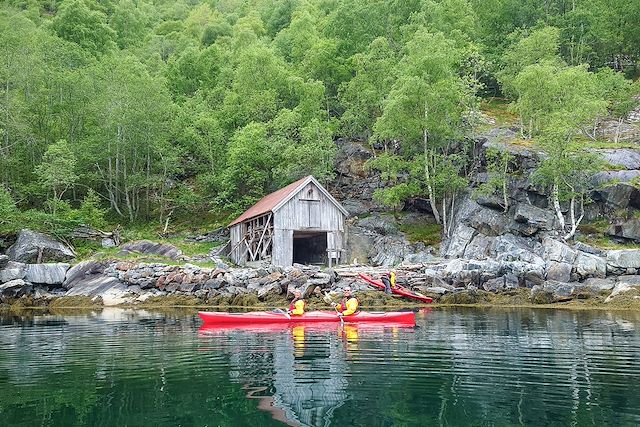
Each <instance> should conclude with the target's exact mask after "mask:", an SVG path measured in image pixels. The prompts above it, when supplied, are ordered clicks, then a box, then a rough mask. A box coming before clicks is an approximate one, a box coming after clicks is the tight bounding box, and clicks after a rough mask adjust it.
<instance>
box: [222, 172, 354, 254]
mask: <svg viewBox="0 0 640 427" xmlns="http://www.w3.org/2000/svg"><path fill="white" fill-rule="evenodd" d="M347 216H349V213H348V212H347V211H346V210H345V209H344V208H343V207H342V206H341V205H340V203H338V202H337V201H336V199H334V198H333V197H332V196H331V194H329V192H328V191H327V190H326V189H325V188H324V187H323V186H322V185H320V183H319V182H318V181H317V180H316V179H315V178H314V177H313V176H311V175H309V176H307V177H306V178H302V179H300V180H298V181H296V182H294V183H292V184H289V185H287V186H286V187H284V188H282V189H280V190H278V191H276V192H274V193H271V194H269V195H267V196H265V197H263V198H262V199H261V200H260V201H259V202H258V203H256V204H255V205H253V206H252V207H251V208H250V209H248V210H247V211H246V212H245V213H243V214H242V215H240V216H239V217H238V218H236V219H235V220H234V221H233V222H232V223H231V224H229V229H230V234H231V252H230V257H231V259H232V260H233V261H234V262H235V263H236V264H240V265H245V264H247V263H249V262H254V261H264V260H271V264H273V265H278V266H282V267H286V266H290V265H292V264H293V263H294V262H296V263H300V264H329V265H331V264H333V263H336V264H337V263H339V262H340V255H341V253H342V251H343V241H344V221H345V219H346V218H347Z"/></svg>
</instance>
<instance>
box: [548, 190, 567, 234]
mask: <svg viewBox="0 0 640 427" xmlns="http://www.w3.org/2000/svg"><path fill="white" fill-rule="evenodd" d="M551 197H552V199H553V208H554V209H555V211H556V216H557V217H558V223H559V226H560V229H561V230H562V231H564V227H565V221H564V215H563V214H562V210H561V209H560V200H559V199H558V184H557V183H554V184H553V191H552V192H551Z"/></svg>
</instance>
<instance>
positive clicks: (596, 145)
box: [576, 137, 638, 150]
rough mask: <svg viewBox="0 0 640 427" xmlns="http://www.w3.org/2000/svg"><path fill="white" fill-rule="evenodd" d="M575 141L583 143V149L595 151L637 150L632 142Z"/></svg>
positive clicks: (587, 139) (585, 139)
mask: <svg viewBox="0 0 640 427" xmlns="http://www.w3.org/2000/svg"><path fill="white" fill-rule="evenodd" d="M576 141H579V142H581V143H583V146H584V147H585V148H593V149H596V150H606V149H620V148H633V149H637V148H638V144H634V143H633V142H629V141H623V142H613V141H609V140H606V139H599V140H596V141H594V140H592V139H589V138H587V137H583V138H580V139H578V138H576Z"/></svg>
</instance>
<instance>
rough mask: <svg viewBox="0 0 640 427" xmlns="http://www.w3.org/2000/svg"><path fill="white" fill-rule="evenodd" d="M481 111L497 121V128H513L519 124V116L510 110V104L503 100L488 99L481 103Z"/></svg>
mask: <svg viewBox="0 0 640 427" xmlns="http://www.w3.org/2000/svg"><path fill="white" fill-rule="evenodd" d="M480 110H481V111H482V112H483V113H485V114H486V115H487V116H489V117H491V118H492V119H494V120H495V121H496V125H497V126H511V125H513V124H515V123H517V122H518V116H517V115H516V114H514V113H513V112H512V111H511V110H510V108H509V102H508V101H507V100H505V99H502V98H488V99H484V100H483V101H482V102H481V103H480Z"/></svg>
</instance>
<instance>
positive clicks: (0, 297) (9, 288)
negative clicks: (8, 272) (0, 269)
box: [0, 279, 33, 302]
mask: <svg viewBox="0 0 640 427" xmlns="http://www.w3.org/2000/svg"><path fill="white" fill-rule="evenodd" d="M32 290H33V286H32V285H31V283H28V282H25V281H24V280H22V279H15V280H11V281H9V282H7V283H3V284H1V285H0V301H5V302H6V301H10V300H12V299H15V298H20V297H21V296H24V295H29V294H30V293H31V291H32Z"/></svg>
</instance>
